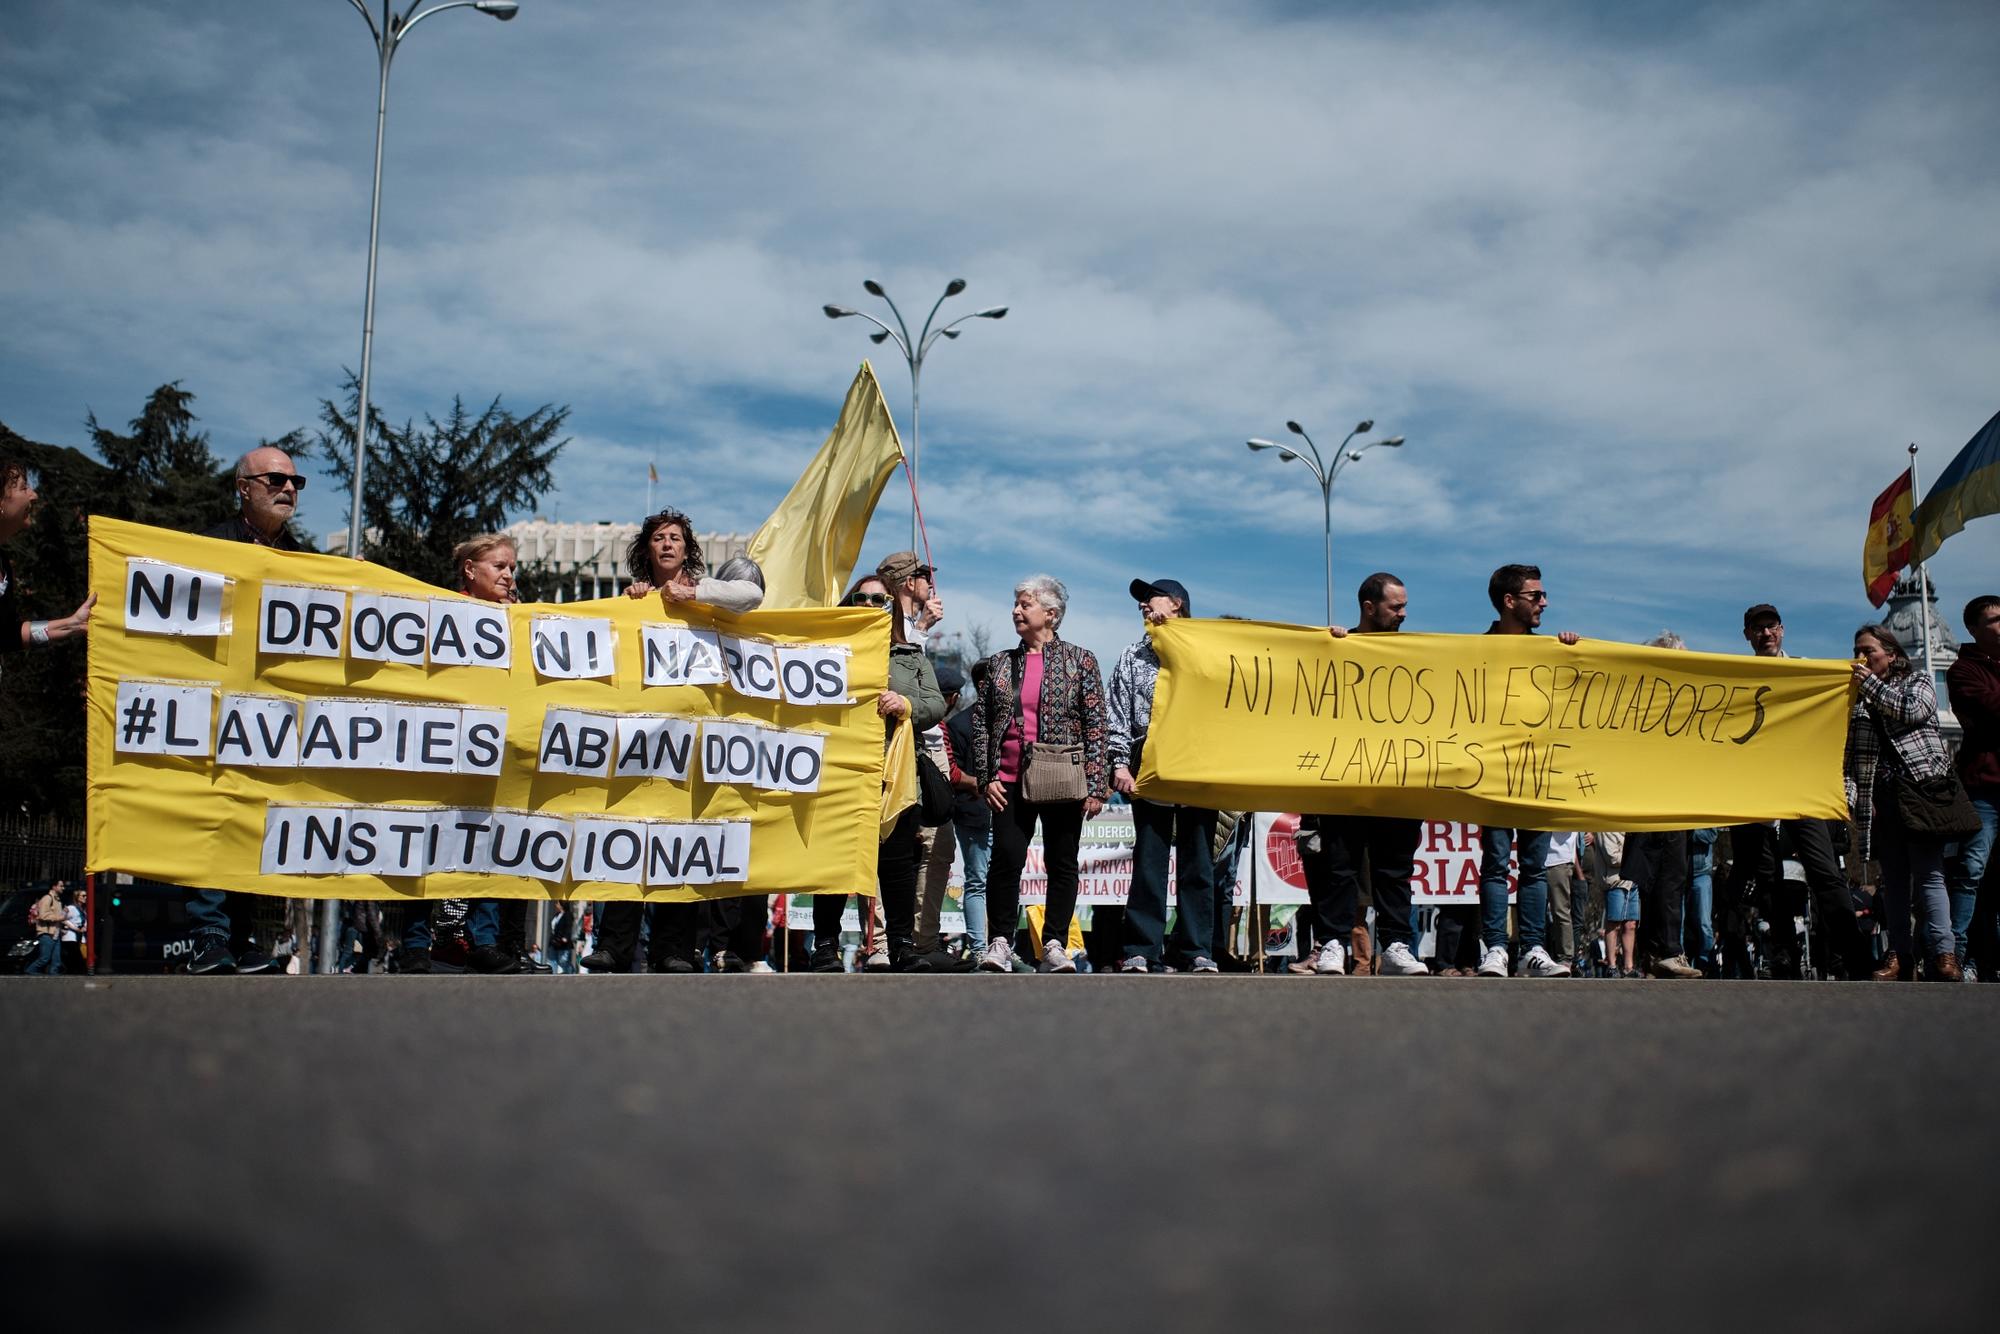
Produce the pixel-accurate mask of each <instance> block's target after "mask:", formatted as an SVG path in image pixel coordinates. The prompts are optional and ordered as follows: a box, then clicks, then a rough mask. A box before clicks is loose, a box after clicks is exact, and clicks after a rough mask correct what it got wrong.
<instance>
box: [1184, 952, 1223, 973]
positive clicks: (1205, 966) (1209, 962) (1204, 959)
mask: <svg viewBox="0 0 2000 1334" xmlns="http://www.w3.org/2000/svg"><path fill="white" fill-rule="evenodd" d="M1188 971H1189V972H1190V973H1220V972H1221V971H1222V967H1221V965H1219V964H1217V963H1216V962H1215V960H1213V959H1211V958H1209V957H1208V956H1207V955H1206V954H1197V955H1195V956H1194V962H1193V963H1191V964H1189V965H1188Z"/></svg>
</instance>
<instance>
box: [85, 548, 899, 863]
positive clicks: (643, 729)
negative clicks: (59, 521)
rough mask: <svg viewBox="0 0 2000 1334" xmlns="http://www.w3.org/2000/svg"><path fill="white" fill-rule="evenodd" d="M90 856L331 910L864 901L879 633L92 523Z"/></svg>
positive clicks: (878, 803) (876, 756) (881, 628)
mask: <svg viewBox="0 0 2000 1334" xmlns="http://www.w3.org/2000/svg"><path fill="white" fill-rule="evenodd" d="M90 558H91V586H92V588H94V589H95V590H96V592H97V595H98V606H97V611H96V613H95V615H94V616H93V617H92V619H91V627H90V704H89V707H90V717H89V747H90V803H89V837H90V848H89V865H90V869H91V870H93V871H113V870H117V871H129V872H132V873H134V874H137V875H143V876H148V877H152V878H155V879H160V880H166V881H170V882H173V883H177V884H184V885H192V886H197V887H205V888H215V889H228V890H249V891H253V892H257V893H265V894H280V895H288V896H295V897H308V898H311V897H326V898H343V899H346V898H378V899H391V898H450V897H486V898H496V897H497V898H544V897H547V898H589V899H634V898H645V899H652V900H665V899H697V898H717V897H727V896H730V895H736V894H746V893H755V894H763V893H772V894H784V893H797V892H805V891H812V890H830V891H834V892H838V893H844V894H845V893H852V894H872V893H874V891H875V859H876V850H877V847H878V836H879V831H880V819H881V812H882V774H883V732H882V720H881V719H880V718H879V717H877V716H876V713H875V708H874V701H875V698H876V696H877V695H878V694H880V692H881V691H882V690H883V689H885V688H886V686H887V678H888V660H889V625H888V620H887V618H886V617H884V616H882V615H881V614H880V613H879V612H872V611H869V610H866V609H845V610H814V611H771V612H751V613H749V614H747V615H741V616H732V615H730V614H728V613H726V612H720V611H711V610H710V609H708V608H703V607H695V606H692V605H691V604H680V605H679V606H677V607H676V608H675V609H674V610H673V611H668V610H666V609H665V607H664V606H663V604H662V602H661V600H660V599H659V598H657V597H654V598H647V599H645V600H643V601H634V600H632V599H629V598H622V597H621V598H613V599H607V600H604V601H597V602H579V603H563V604H521V605H515V606H506V607H502V606H496V605H494V604H491V603H485V602H480V601H477V600H475V599H471V598H464V597H459V596H457V595H455V594H451V593H447V592H446V591H444V590H441V589H437V588H432V587H430V586H428V585H426V584H422V583H419V582H417V581H416V580H414V579H410V578H407V577H405V576H403V575H400V574H396V573H394V572H393V571H390V570H385V569H382V568H380V567H379V566H375V565H370V564H366V563H362V562H357V561H351V560H347V559H345V558H343V557H338V556H324V555H317V554H308V553H294V552H280V551H273V550H269V549H267V548H263V547H258V546H253V545H249V544H244V543H234V542H222V541H216V540H214V539H211V538H205V537H192V536H188V535H186V534H183V533H175V532H169V531H166V530H163V529H158V528H149V527H146V526H144V525H140V524H133V523H124V522H121V521H118V520H115V519H104V518H93V519H92V520H91V523H90Z"/></svg>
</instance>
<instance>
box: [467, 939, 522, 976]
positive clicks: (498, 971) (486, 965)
mask: <svg viewBox="0 0 2000 1334" xmlns="http://www.w3.org/2000/svg"><path fill="white" fill-rule="evenodd" d="M469 962H470V963H471V964H472V971H473V972H475V973H486V974H488V975H489V976H493V977H499V976H502V975H504V974H507V973H511V972H514V971H515V970H516V969H518V968H519V967H520V965H519V964H518V963H516V962H515V960H514V956H513V955H511V954H509V953H507V951H505V950H503V949H501V948H500V947H499V946H498V945H474V946H473V947H472V954H471V955H470V956H469Z"/></svg>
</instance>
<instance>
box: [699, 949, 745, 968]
mask: <svg viewBox="0 0 2000 1334" xmlns="http://www.w3.org/2000/svg"><path fill="white" fill-rule="evenodd" d="M709 971H710V972H713V973H747V972H749V971H750V965H749V964H747V963H745V962H743V956H742V955H740V954H732V953H731V952H730V951H728V950H723V951H722V952H721V953H720V954H717V955H716V956H715V958H714V959H712V960H711V961H710V962H709Z"/></svg>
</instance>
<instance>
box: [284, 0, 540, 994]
mask: <svg viewBox="0 0 2000 1334" xmlns="http://www.w3.org/2000/svg"><path fill="white" fill-rule="evenodd" d="M421 2H422V0H411V4H410V6H409V8H408V9H405V10H404V11H403V12H402V13H401V14H398V13H396V11H395V9H394V7H393V0H382V21H381V22H380V23H377V22H376V21H375V16H374V15H373V14H370V13H369V12H368V6H367V5H366V4H363V3H362V0H348V3H349V4H351V5H353V6H354V8H355V9H356V10H358V11H359V12H360V14H361V17H362V18H363V19H364V20H366V21H367V23H368V32H369V35H370V36H372V37H373V38H374V39H375V56H376V60H377V62H378V63H379V65H380V66H381V71H382V80H381V83H380V85H379V86H378V87H377V89H376V93H375V188H374V193H373V197H372V198H371V199H370V201H369V205H368V295H367V297H366V299H365V300H364V301H363V303H362V308H361V407H360V412H359V414H358V415H357V416H356V417H355V419H354V495H353V498H352V500H351V501H350V504H351V506H352V509H351V510H350V512H349V513H348V516H347V554H348V555H349V556H351V557H353V558H354V559H355V560H360V559H361V478H362V474H363V473H364V472H365V471H366V470H367V467H368V373H369V367H370V365H371V364H372V360H373V357H374V352H375V252H376V242H377V240H378V239H379V238H380V236H381V233H382V131H383V129H384V128H385V127H386V126H387V124H388V120H389V64H390V62H391V61H393V60H394V59H395V58H396V49H397V48H398V47H400V46H401V45H402V44H403V39H404V38H405V37H407V36H409V35H410V29H412V28H414V27H416V26H417V25H418V24H419V23H422V22H423V21H424V20H425V19H427V18H429V17H430V16H431V15H433V14H442V13H443V12H444V11H445V10H447V9H476V10H478V11H479V12H480V13H482V14H490V15H492V16H493V17H494V18H496V19H499V20H500V21H501V22H502V23H505V22H506V21H507V20H508V19H511V18H513V17H514V15H516V14H518V13H520V12H521V6H520V5H518V4H515V3H514V0H446V3H444V4H441V5H432V6H431V7H430V8H429V9H426V10H422V11H419V10H418V9H417V5H418V4H420V3H421ZM339 926H340V900H338V899H326V900H323V901H322V902H321V904H320V930H319V939H320V948H319V959H320V969H321V971H323V972H331V971H332V970H333V965H334V956H335V951H336V950H337V949H338V947H339V937H340V931H339Z"/></svg>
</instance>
